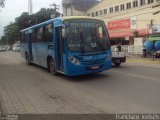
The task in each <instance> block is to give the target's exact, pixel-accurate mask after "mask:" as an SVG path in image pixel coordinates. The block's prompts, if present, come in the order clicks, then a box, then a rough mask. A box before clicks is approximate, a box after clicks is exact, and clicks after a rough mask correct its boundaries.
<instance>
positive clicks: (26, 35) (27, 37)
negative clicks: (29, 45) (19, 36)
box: [24, 31, 29, 42]
mask: <svg viewBox="0 0 160 120" xmlns="http://www.w3.org/2000/svg"><path fill="white" fill-rule="evenodd" d="M28 41H29V31H26V32H25V36H24V42H28Z"/></svg>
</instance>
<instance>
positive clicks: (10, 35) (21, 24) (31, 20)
mask: <svg viewBox="0 0 160 120" xmlns="http://www.w3.org/2000/svg"><path fill="white" fill-rule="evenodd" d="M52 14H55V16H59V15H60V14H59V13H58V12H56V13H55V10H54V9H46V8H42V9H41V10H40V11H38V12H37V13H35V14H32V15H29V14H28V13H27V12H23V13H22V14H21V15H20V16H19V17H17V18H16V19H15V22H14V23H10V24H9V25H7V26H6V27H4V36H3V37H2V38H1V41H0V43H7V44H9V45H12V44H14V43H15V42H16V41H18V40H19V39H20V30H22V29H25V28H27V27H29V26H32V25H35V24H38V23H41V22H44V21H47V20H49V19H51V17H50V16H51V15H52Z"/></svg>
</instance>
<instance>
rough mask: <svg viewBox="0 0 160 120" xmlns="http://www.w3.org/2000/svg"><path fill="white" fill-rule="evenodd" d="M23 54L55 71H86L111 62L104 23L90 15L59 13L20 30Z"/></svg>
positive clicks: (66, 73)
mask: <svg viewBox="0 0 160 120" xmlns="http://www.w3.org/2000/svg"><path fill="white" fill-rule="evenodd" d="M21 56H22V57H23V58H25V60H26V62H27V63H28V64H30V63H34V64H37V65H40V66H42V67H45V68H48V69H49V71H50V72H51V73H52V74H54V75H56V74H57V73H62V74H64V75H67V76H76V75H85V74H90V73H95V72H102V71H104V70H108V69H110V68H111V66H112V62H111V46H110V41H109V35H108V31H107V28H106V25H105V23H104V22H103V21H102V20H100V19H96V18H91V17H82V16H79V17H78V16H77V17H74V16H72V17H59V18H54V19H51V20H49V21H46V22H43V23H41V24H37V25H34V26H31V27H29V28H26V29H24V30H22V31H21Z"/></svg>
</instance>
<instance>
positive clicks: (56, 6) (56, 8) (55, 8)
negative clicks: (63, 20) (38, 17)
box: [50, 3, 59, 18]
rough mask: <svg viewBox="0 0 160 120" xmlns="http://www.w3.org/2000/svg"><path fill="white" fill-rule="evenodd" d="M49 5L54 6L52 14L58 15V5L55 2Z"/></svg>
mask: <svg viewBox="0 0 160 120" xmlns="http://www.w3.org/2000/svg"><path fill="white" fill-rule="evenodd" d="M50 6H53V7H54V15H55V18H56V17H58V15H57V10H58V9H59V8H58V7H59V5H56V4H55V3H53V4H51V5H50Z"/></svg>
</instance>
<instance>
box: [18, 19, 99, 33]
mask: <svg viewBox="0 0 160 120" xmlns="http://www.w3.org/2000/svg"><path fill="white" fill-rule="evenodd" d="M73 19H92V20H101V19H98V18H93V17H87V16H66V17H58V18H54V19H51V20H48V21H45V22H42V23H39V24H37V25H33V26H31V27H28V28H26V29H23V30H21V32H24V31H27V30H30V29H32V28H36V27H39V26H41V25H46V24H49V23H52V22H53V21H56V20H61V21H64V20H73Z"/></svg>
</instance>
